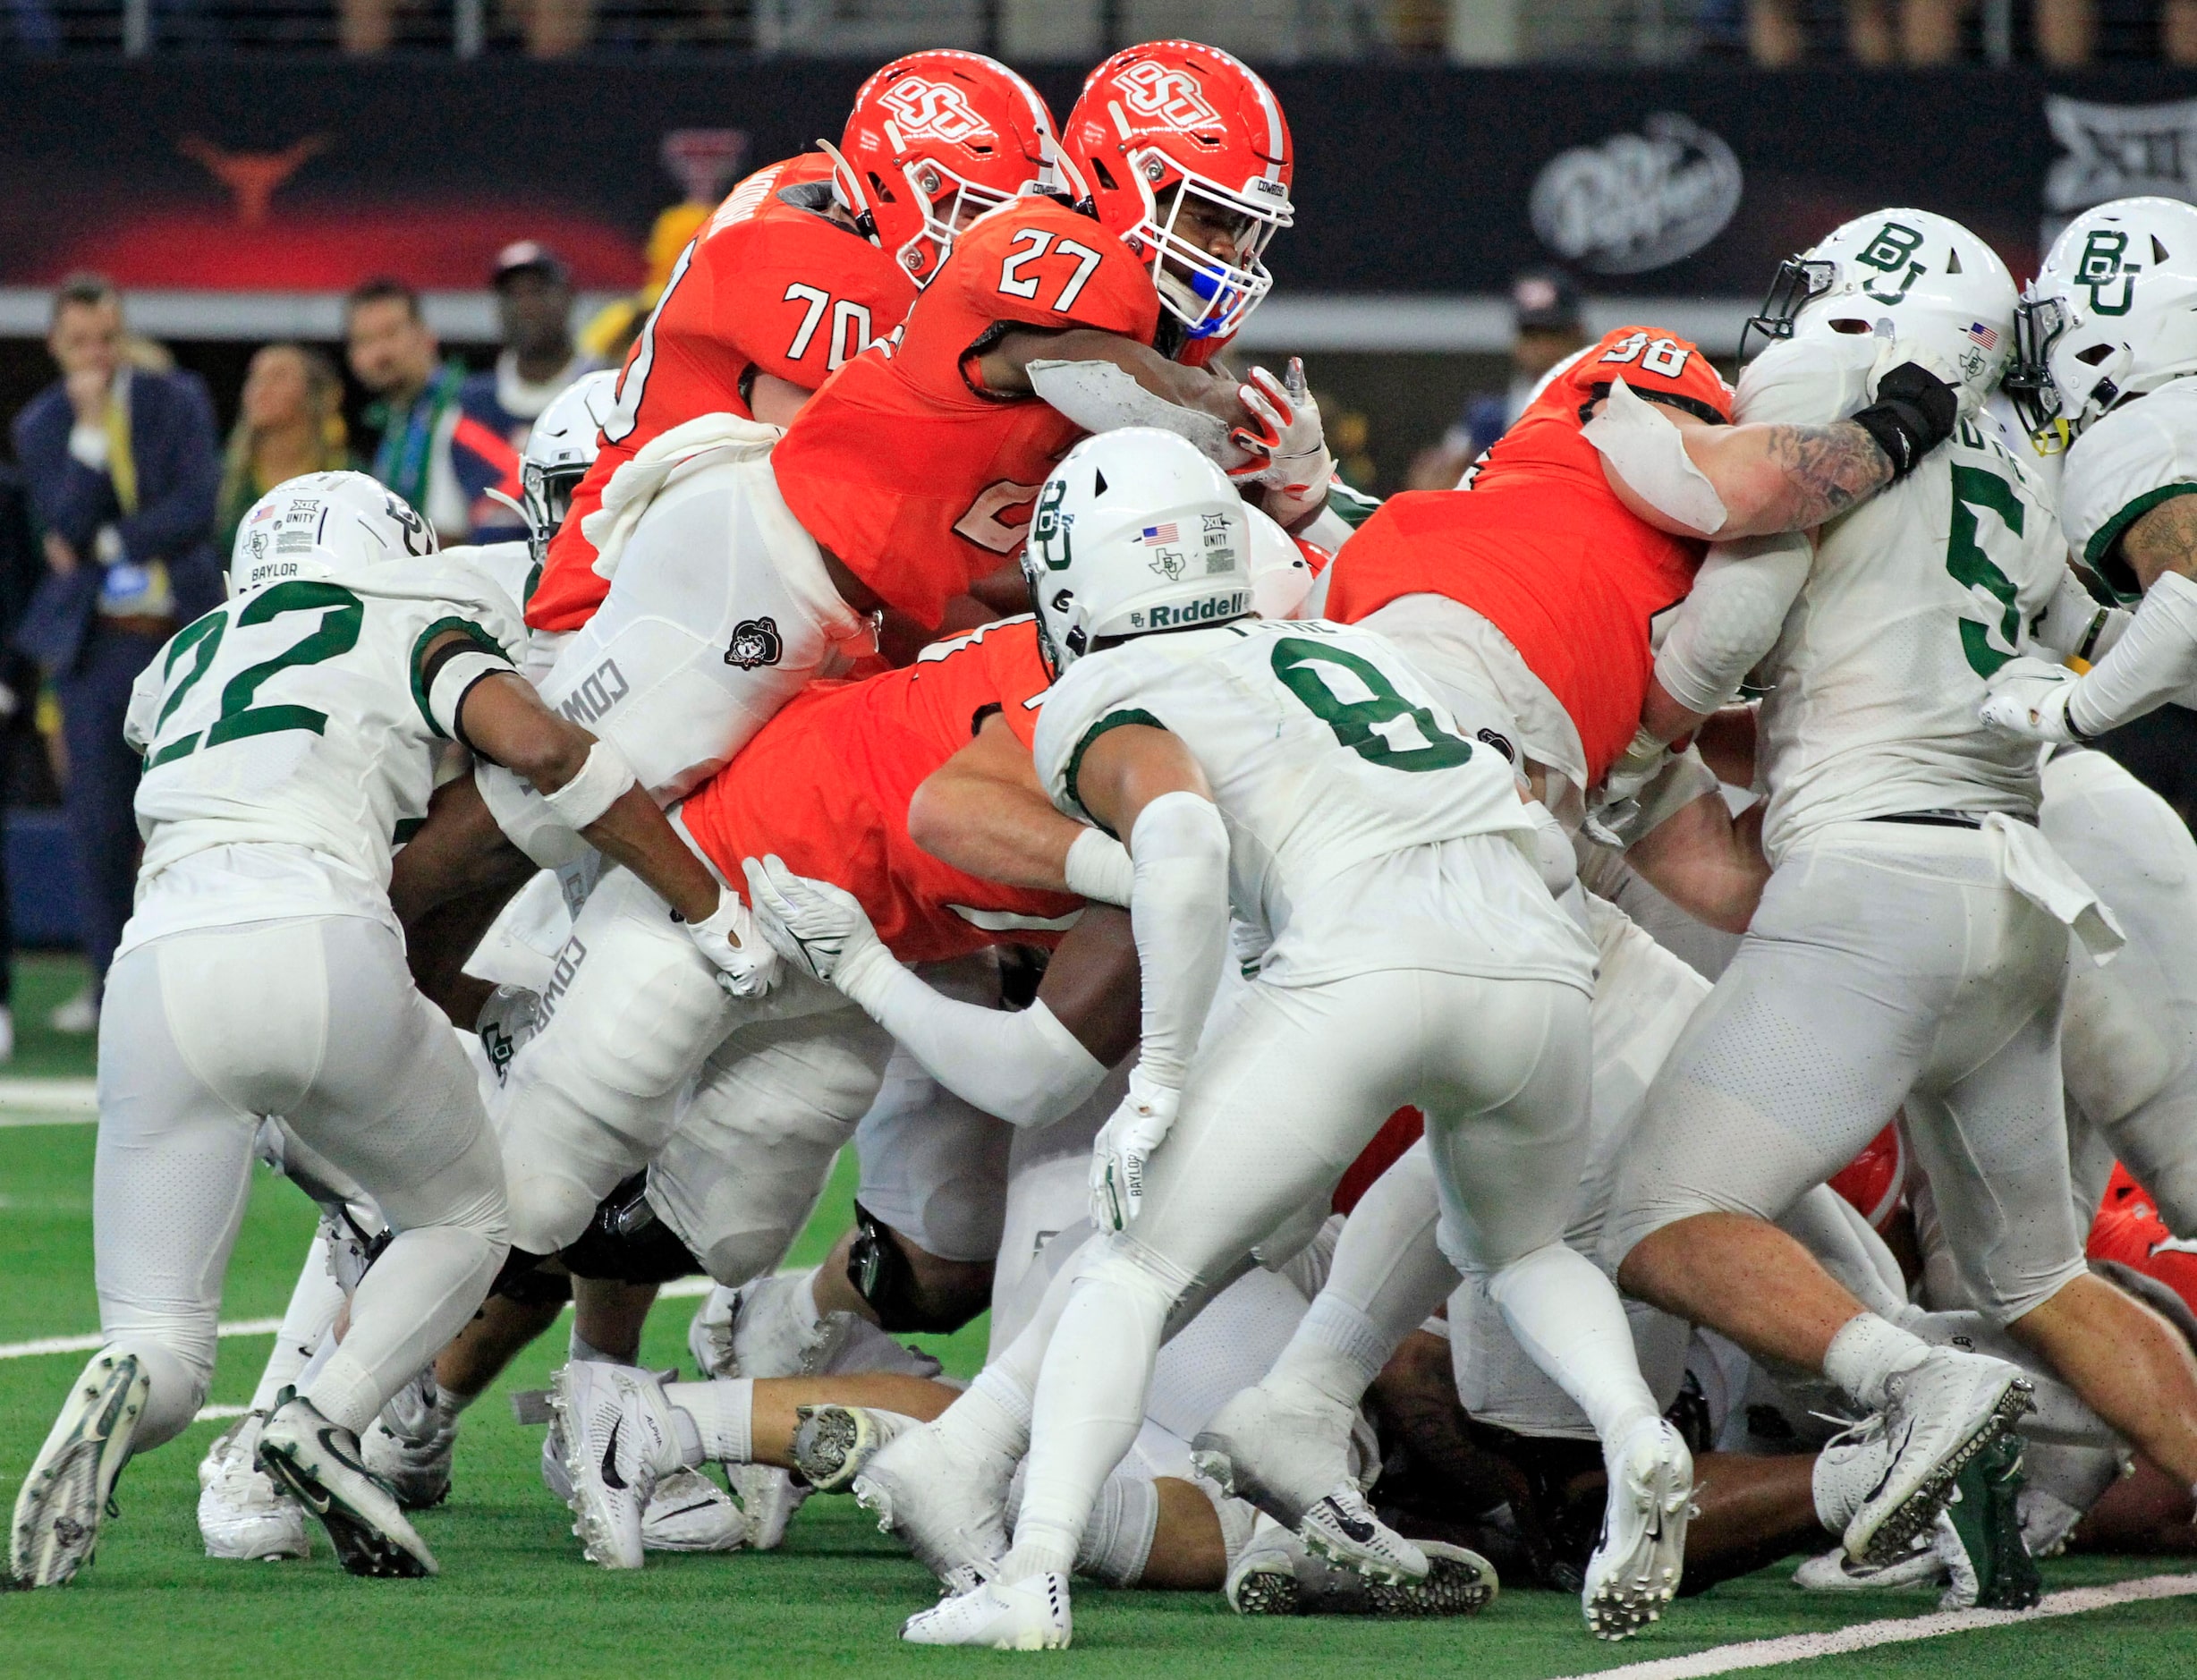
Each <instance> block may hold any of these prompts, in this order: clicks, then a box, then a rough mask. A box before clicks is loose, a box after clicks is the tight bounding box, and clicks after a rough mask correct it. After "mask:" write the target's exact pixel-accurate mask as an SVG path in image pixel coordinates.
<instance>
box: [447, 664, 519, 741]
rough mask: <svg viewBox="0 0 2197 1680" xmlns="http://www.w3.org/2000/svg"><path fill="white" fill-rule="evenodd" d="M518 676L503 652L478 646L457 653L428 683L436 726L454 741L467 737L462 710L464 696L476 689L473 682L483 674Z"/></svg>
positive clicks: (478, 679) (477, 680)
mask: <svg viewBox="0 0 2197 1680" xmlns="http://www.w3.org/2000/svg"><path fill="white" fill-rule="evenodd" d="M499 674H500V675H505V676H517V675H519V674H518V672H517V671H515V670H513V668H512V663H511V661H510V660H508V659H506V658H504V656H503V655H502V654H500V653H489V652H487V651H486V650H484V649H477V648H468V649H464V650H463V651H462V652H459V653H454V654H452V655H450V656H449V658H445V660H444V661H443V662H442V664H441V665H440V666H437V668H436V672H435V680H434V682H432V683H428V717H432V718H433V719H434V720H435V726H436V727H437V729H440V730H441V731H442V732H443V734H445V735H446V736H448V737H449V738H450V739H451V740H453V741H463V740H464V739H465V729H464V719H463V718H462V717H460V715H459V714H460V713H461V712H462V710H463V708H464V706H465V697H466V696H467V695H468V694H470V693H471V692H473V684H474V683H478V682H479V681H480V679H481V678H482V677H484V676H496V675H499Z"/></svg>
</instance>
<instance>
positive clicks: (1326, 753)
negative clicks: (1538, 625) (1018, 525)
mask: <svg viewBox="0 0 2197 1680" xmlns="http://www.w3.org/2000/svg"><path fill="white" fill-rule="evenodd" d="M1123 724H1149V725H1156V726H1158V727H1160V728H1164V729H1166V730H1168V731H1169V732H1171V733H1172V734H1175V736H1177V737H1178V738H1179V739H1180V740H1181V741H1182V742H1183V745H1184V746H1186V747H1187V748H1188V749H1189V750H1190V751H1191V753H1192V755H1193V756H1194V757H1195V758H1196V759H1197V760H1198V763H1199V766H1200V768H1202V769H1203V770H1204V772H1205V775H1206V779H1207V780H1208V782H1209V784H1210V785H1211V786H1212V789H1213V796H1214V802H1215V803H1216V804H1217V806H1218V807H1219V810H1220V815H1221V819H1222V821H1223V823H1224V824H1225V825H1226V827H1227V831H1228V842H1229V892H1230V898H1231V903H1232V907H1233V909H1234V913H1235V916H1236V918H1237V920H1238V921H1239V923H1240V924H1242V925H1241V926H1240V927H1239V929H1238V951H1239V954H1240V955H1247V956H1248V957H1250V958H1251V960H1252V961H1253V962H1255V963H1256V964H1257V966H1258V972H1259V974H1260V978H1261V979H1262V980H1268V981H1269V982H1271V983H1273V984H1276V985H1284V986H1292V985H1295V986H1302V985H1312V984H1318V983H1320V982H1324V981H1327V980H1338V979H1341V978H1343V977H1344V976H1346V975H1350V974H1358V973H1365V972H1372V971H1376V970H1380V969H1391V968H1425V969H1434V970H1439V971H1444V972H1452V973H1464V974H1485V975H1493V976H1507V975H1520V976H1529V975H1530V976H1533V977H1539V978H1546V979H1554V980H1564V981H1565V982H1567V983H1570V984H1574V985H1578V986H1580V987H1582V988H1591V985H1592V972H1593V961H1594V955H1593V950H1592V947H1591V946H1589V945H1588V943H1587V941H1586V939H1585V938H1584V937H1583V936H1582V934H1581V933H1580V932H1579V931H1578V929H1576V928H1575V927H1574V925H1573V924H1572V922H1571V921H1570V920H1569V919H1568V918H1566V917H1565V915H1564V914H1563V913H1562V912H1560V911H1558V910H1557V907H1556V903H1555V901H1554V900H1553V899H1552V898H1550V897H1549V895H1548V890H1547V888H1546V887H1543V886H1542V885H1541V883H1540V877H1539V874H1538V871H1537V870H1535V869H1534V868H1533V866H1532V864H1531V861H1530V860H1531V857H1532V855H1533V850H1532V848H1533V826H1532V822H1531V819H1530V818H1529V817H1528V816H1527V813H1526V810H1525V807H1524V806H1523V804H1521V803H1520V802H1519V798H1518V793H1517V784H1516V780H1515V778H1514V776H1513V774H1512V770H1511V766H1510V761H1509V760H1508V759H1506V758H1505V757H1504V756H1503V755H1502V754H1501V753H1500V752H1498V751H1496V750H1494V749H1493V748H1492V747H1489V746H1487V745H1483V744H1480V743H1479V742H1472V741H1468V740H1466V739H1465V738H1464V737H1463V735H1462V734H1460V733H1459V732H1458V729H1457V726H1456V724H1455V719H1454V718H1452V717H1451V716H1450V714H1449V712H1448V710H1447V708H1445V707H1444V706H1443V704H1442V702H1441V701H1440V700H1438V699H1436V698H1435V696H1434V694H1433V692H1432V691H1431V690H1429V687H1428V686H1427V683H1426V682H1425V680H1424V679H1423V678H1421V676H1420V675H1419V674H1418V673H1417V672H1415V671H1414V670H1413V669H1412V667H1411V666H1410V665H1409V664H1408V663H1407V662H1406V661H1405V659H1404V657H1403V655H1401V654H1400V653H1398V652H1397V651H1396V649H1395V648H1394V647H1393V646H1391V645H1390V644H1389V643H1388V642H1387V641H1386V640H1384V639H1383V638H1381V637H1379V636H1378V635H1375V634H1373V633H1372V632H1370V631H1367V630H1363V629H1361V628H1359V627H1357V626H1353V625H1344V624H1329V623H1326V622H1323V621H1319V620H1311V621H1306V622H1302V623H1287V622H1283V623H1273V622H1268V621H1263V620H1257V619H1240V620H1237V621H1236V622H1234V623H1233V624H1222V625H1218V626H1217V627H1215V628H1214V629H1211V630H1202V631H1186V632H1173V633H1169V634H1164V635H1151V636H1143V637H1139V638H1137V639H1136V640H1134V641H1128V642H1124V643H1123V644H1121V645H1119V646H1117V647H1114V648H1109V649H1106V650H1105V651H1103V652H1100V653H1094V654H1089V655H1086V656H1085V657H1084V658H1082V659H1080V660H1078V661H1077V662H1076V663H1075V664H1074V665H1073V666H1070V667H1069V669H1068V671H1067V672H1066V674H1065V675H1064V676H1063V677H1062V678H1061V680H1060V681H1059V682H1057V683H1055V684H1054V685H1053V686H1052V688H1051V689H1050V690H1048V692H1047V693H1046V695H1045V697H1044V708H1043V710H1042V712H1041V713H1040V715H1039V721H1038V730H1037V737H1036V742H1035V752H1036V759H1037V767H1038V773H1039V776H1040V778H1041V779H1042V780H1043V782H1044V785H1045V786H1046V789H1047V791H1048V793H1050V794H1051V796H1052V798H1053V802H1054V803H1055V804H1056V805H1057V806H1058V807H1059V808H1060V809H1061V810H1064V811H1065V812H1067V813H1068V814H1069V815H1071V816H1075V817H1081V818H1085V819H1088V813H1087V812H1085V811H1084V810H1083V808H1082V804H1081V803H1080V802H1079V799H1078V793H1077V788H1076V773H1077V769H1078V768H1079V767H1080V766H1081V764H1082V759H1083V754H1084V752H1085V751H1087V750H1088V749H1089V747H1090V744H1091V743H1092V742H1095V741H1096V740H1098V737H1099V736H1100V735H1102V734H1105V733H1106V732H1107V730H1108V729H1111V728H1114V727H1115V726H1116V725H1123ZM1468 836H1501V837H1502V838H1503V839H1504V840H1505V841H1506V843H1508V844H1506V847H1505V849H1504V852H1503V853H1500V854H1497V855H1495V856H1494V857H1492V858H1490V857H1483V856H1482V855H1481V854H1480V853H1472V856H1470V857H1463V856H1455V855H1452V854H1451V853H1448V852H1447V851H1446V850H1444V849H1443V844H1444V843H1446V842H1450V841H1455V840H1461V839H1463V838H1466V837H1468ZM1474 859H1479V861H1478V862H1475V861H1474ZM1514 865H1523V867H1516V868H1514V867H1513V866H1514ZM1520 882H1523V890H1522V889H1520V887H1519V886H1518V883H1520Z"/></svg>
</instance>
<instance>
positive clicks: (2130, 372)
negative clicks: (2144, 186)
mask: <svg viewBox="0 0 2197 1680" xmlns="http://www.w3.org/2000/svg"><path fill="white" fill-rule="evenodd" d="M2185 373H2197V205H2189V204H2184V203H2183V202H2182V201H2181V200H2180V199H2116V200H2114V202H2112V203H2111V204H2101V205H2099V207H2098V208H2096V209H2094V210H2085V211H2083V213H2082V215H2080V216H2076V217H2075V219H2074V221H2072V222H2070V223H2068V224H2067V225H2066V227H2065V228H2064V229H2062V230H2061V233H2060V236H2059V237H2058V238H2057V239H2056V240H2054V241H2053V242H2052V249H2051V250H2049V251H2047V252H2046V253H2045V258H2044V262H2043V264H2042V266H2041V267H2040V268H2039V269H2038V271H2037V278H2036V279H2035V280H2034V281H2032V283H2031V284H2030V288H2029V290H2028V292H2027V293H2025V294H2024V295H2023V300H2022V304H2021V308H2020V309H2019V310H2018V311H2017V312H2016V313H2015V365H2014V367H2013V369H2011V370H2010V371H2009V372H2008V373H2007V375H2006V395H2007V396H2008V397H2010V398H2011V399H2012V400H2013V402H2014V405H2015V411H2016V412H2018V413H2020V415H2021V416H2022V420H2023V423H2024V424H2025V425H2027V426H2028V427H2029V428H2031V429H2032V431H2035V432H2037V433H2040V434H2044V433H2048V432H2049V431H2050V430H2051V429H2052V426H2053V422H2054V421H2055V420H2063V421H2065V422H2066V429H2067V432H2068V434H2070V435H2072V434H2074V433H2075V432H2079V431H2081V430H2082V428H2084V427H2085V426H2087V425H2089V424H2090V423H2091V421H2092V420H2096V419H2097V418H2098V417H2099V415H2100V414H2103V413H2104V412H2106V411H2107V410H2108V409H2109V408H2111V407H2112V406H2113V405H2114V404H2115V403H2118V402H2121V401H2122V400H2123V399H2125V398H2127V397H2130V396H2134V395H2139V394H2140V393H2142V392H2145V391H2156V390H2157V389H2158V388H2159V386H2162V385H2164V384H2166V383H2167V380H2169V379H2177V378H2181V377H2182V376H2183V375H2184V374H2185Z"/></svg>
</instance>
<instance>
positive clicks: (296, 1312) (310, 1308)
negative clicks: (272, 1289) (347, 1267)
mask: <svg viewBox="0 0 2197 1680" xmlns="http://www.w3.org/2000/svg"><path fill="white" fill-rule="evenodd" d="M343 1305H344V1292H343V1289H342V1287H341V1286H340V1285H338V1284H337V1283H336V1281H335V1271H334V1269H333V1268H331V1267H330V1265H329V1262H328V1233H327V1227H326V1226H320V1227H318V1228H317V1229H316V1230H315V1231H314V1232H313V1241H312V1245H311V1246H310V1248H308V1249H307V1250H306V1251H305V1264H304V1266H303V1267H302V1268H300V1269H299V1272H298V1281H297V1284H296V1286H295V1287H293V1289H292V1290H291V1292H290V1304H289V1306H288V1307H286V1308H285V1309H284V1311H283V1322H282V1328H280V1329H279V1330H277V1331H276V1333H275V1348H274V1351H273V1352H272V1353H269V1354H268V1355H267V1368H266V1370H262V1371H261V1372H260V1373H259V1387H257V1388H255V1389H253V1390H252V1391H251V1409H252V1410H253V1411H254V1412H272V1411H273V1410H274V1409H275V1396H276V1395H278V1394H280V1393H281V1392H282V1391H283V1390H284V1388H287V1387H292V1386H293V1385H299V1386H301V1373H302V1372H303V1370H304V1369H305V1362H306V1361H307V1360H309V1359H310V1358H311V1357H312V1355H313V1352H314V1350H315V1349H316V1348H318V1346H319V1345H320V1344H321V1341H322V1339H323V1338H324V1337H325V1336H327V1333H328V1329H329V1327H330V1326H332V1325H333V1324H334V1323H335V1315H336V1314H337V1313H338V1312H339V1311H342V1310H343Z"/></svg>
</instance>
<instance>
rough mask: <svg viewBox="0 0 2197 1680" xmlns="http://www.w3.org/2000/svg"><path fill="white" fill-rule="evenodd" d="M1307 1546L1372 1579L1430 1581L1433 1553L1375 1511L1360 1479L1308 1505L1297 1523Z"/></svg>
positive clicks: (1394, 1583) (1383, 1581)
mask: <svg viewBox="0 0 2197 1680" xmlns="http://www.w3.org/2000/svg"><path fill="white" fill-rule="evenodd" d="M1297 1538H1298V1539H1299V1540H1302V1541H1303V1542H1304V1548H1305V1549H1306V1550H1307V1551H1309V1552H1311V1554H1312V1555H1313V1556H1315V1557H1324V1558H1325V1559H1327V1561H1328V1562H1329V1563H1331V1564H1336V1565H1341V1566H1342V1567H1343V1568H1344V1569H1350V1570H1354V1571H1356V1572H1357V1573H1358V1574H1361V1575H1363V1576H1364V1577H1365V1578H1366V1580H1368V1581H1369V1582H1377V1583H1378V1584H1379V1585H1382V1586H1387V1587H1400V1586H1403V1585H1405V1584H1406V1583H1408V1582H1414V1581H1423V1580H1425V1579H1426V1576H1427V1571H1428V1569H1429V1566H1430V1565H1429V1563H1428V1561H1427V1554H1426V1553H1425V1551H1423V1550H1422V1549H1421V1548H1420V1547H1419V1545H1418V1544H1417V1543H1416V1542H1415V1541H1412V1540H1406V1539H1404V1536H1403V1535H1401V1534H1399V1533H1397V1532H1395V1530H1394V1529H1392V1528H1390V1527H1389V1526H1388V1524H1387V1523H1384V1522H1382V1521H1381V1520H1380V1518H1379V1517H1378V1516H1376V1515H1374V1513H1373V1507H1372V1506H1370V1505H1368V1504H1367V1503H1366V1498H1365V1495H1364V1494H1362V1493H1361V1492H1360V1491H1359V1490H1358V1484H1357V1483H1356V1482H1354V1481H1345V1482H1342V1483H1340V1484H1338V1485H1337V1486H1336V1489H1334V1491H1332V1492H1330V1493H1327V1494H1324V1495H1322V1496H1321V1497H1320V1498H1318V1499H1316V1500H1315V1501H1313V1503H1312V1504H1311V1506H1307V1507H1306V1509H1305V1513H1304V1517H1303V1520H1302V1522H1300V1523H1298V1524H1297Z"/></svg>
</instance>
